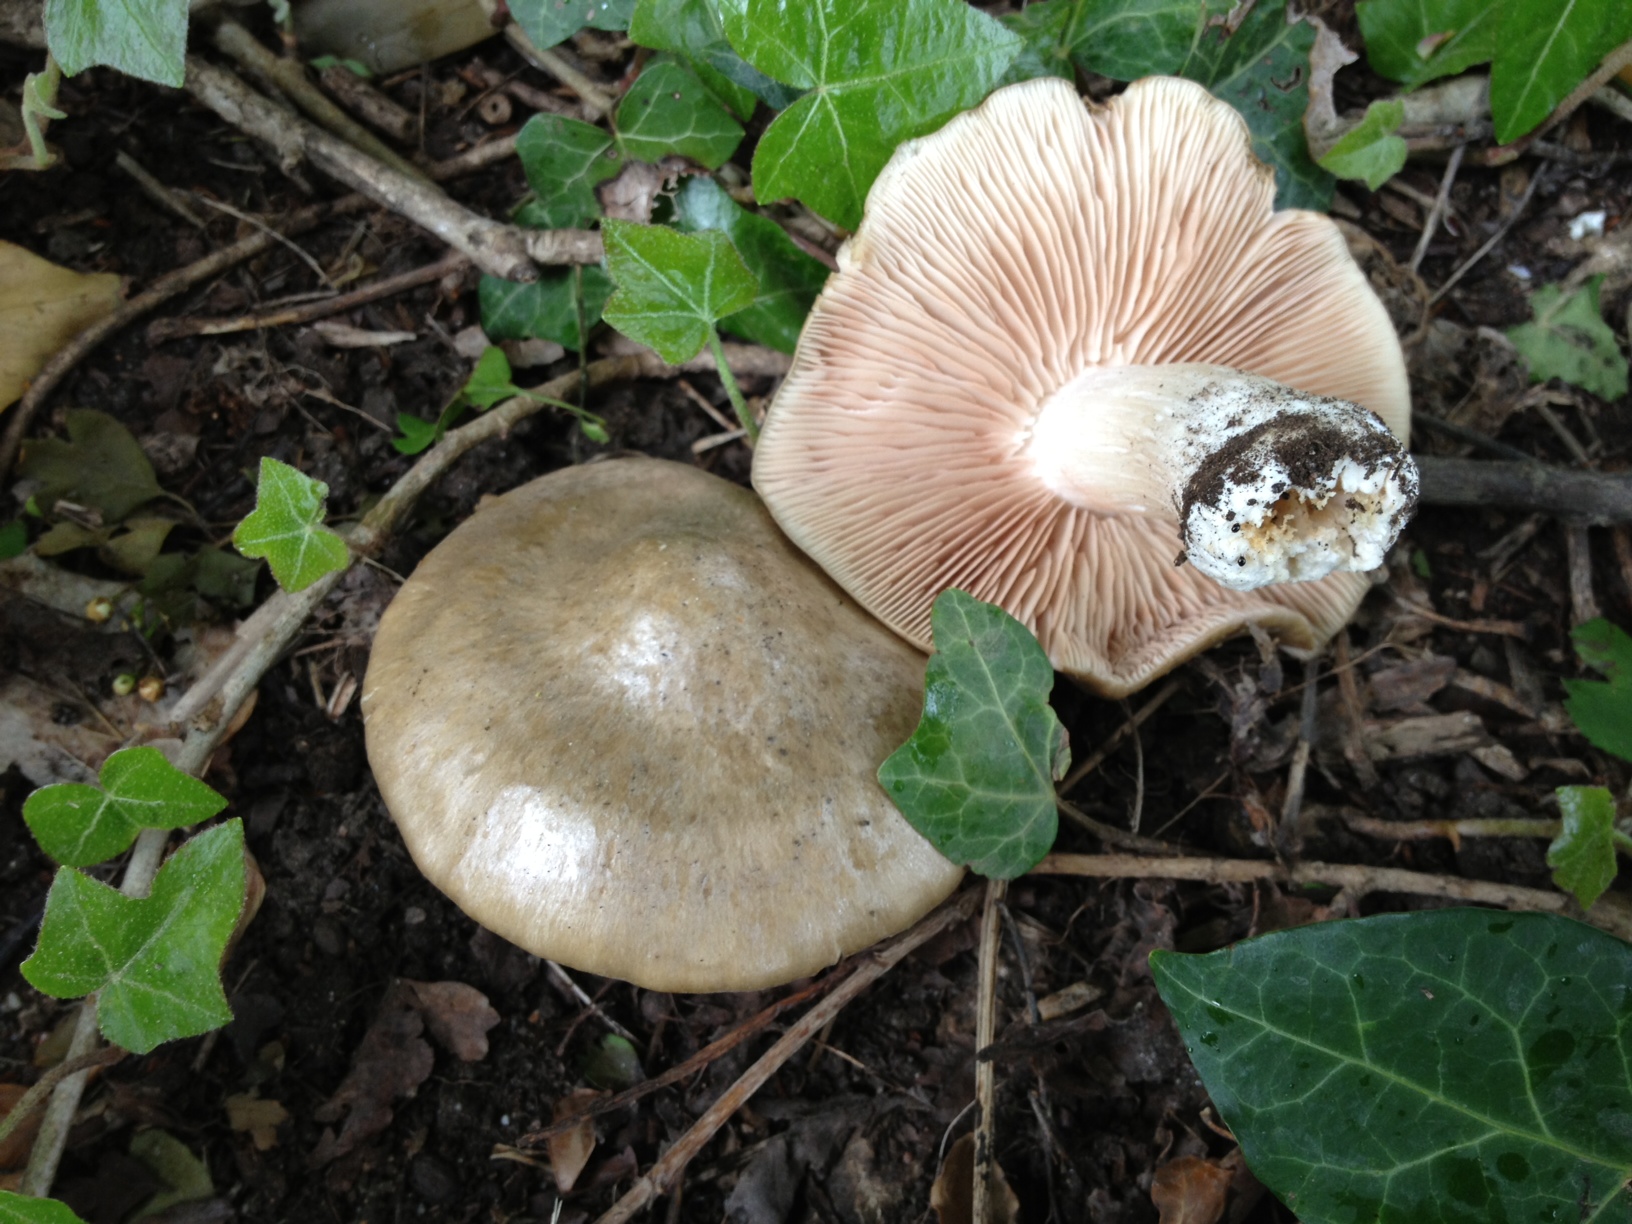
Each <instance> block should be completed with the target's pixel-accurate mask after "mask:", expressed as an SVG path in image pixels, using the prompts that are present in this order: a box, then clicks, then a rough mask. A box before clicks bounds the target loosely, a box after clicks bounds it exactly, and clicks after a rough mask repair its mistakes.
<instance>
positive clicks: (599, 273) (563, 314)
mask: <svg viewBox="0 0 1632 1224" xmlns="http://www.w3.org/2000/svg"><path fill="white" fill-rule="evenodd" d="M577 277H582V282H583V291H584V326H586V327H594V326H595V324H596V323H598V322H600V319H601V309H602V308H603V307H604V306H605V305H606V299H607V298H609V297H611V296H612V278H611V277H610V276H608V275H607V273H606V269H605V268H602V267H600V266H599V265H597V264H591V265H589V266H588V267H585V268H581V269H579V270H578V271H577V274H576V276H575V274H574V273H573V272H572V271H566V272H546V273H544V274H543V275H542V276H540V277H539V278H538V279H537V280H536V281H534V282H533V283H532V284H529V285H523V284H518V283H517V282H516V281H507V280H500V279H499V278H498V277H496V276H483V277H482V280H481V284H480V286H479V287H478V289H477V291H476V292H477V298H478V300H479V301H480V302H481V307H482V330H483V331H485V332H486V333H487V337H488V339H489V340H527V339H530V338H533V337H537V338H538V339H540V340H554V341H555V342H556V343H557V344H559V345H561V346H562V347H563V348H569V349H571V350H572V351H573V352H578V351H579V350H580V349H582V348H583V347H584V342H583V338H582V337H581V336H579V334H578V289H577V285H578V280H577Z"/></svg>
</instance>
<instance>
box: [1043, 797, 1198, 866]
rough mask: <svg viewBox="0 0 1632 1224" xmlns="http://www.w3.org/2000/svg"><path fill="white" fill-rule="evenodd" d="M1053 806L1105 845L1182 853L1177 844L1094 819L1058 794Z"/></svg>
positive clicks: (1157, 852)
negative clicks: (1169, 843) (1173, 844)
mask: <svg viewBox="0 0 1632 1224" xmlns="http://www.w3.org/2000/svg"><path fill="white" fill-rule="evenodd" d="M1054 806H1055V807H1057V808H1058V809H1059V810H1060V811H1061V812H1063V813H1065V815H1067V816H1068V817H1070V818H1071V819H1072V820H1074V821H1076V823H1077V824H1079V825H1081V826H1082V827H1083V828H1084V829H1086V830H1087V831H1088V832H1090V833H1092V834H1093V835H1094V836H1095V837H1097V838H1099V840H1100V841H1102V842H1104V843H1105V844H1106V845H1107V846H1121V847H1122V848H1123V849H1125V850H1143V851H1144V852H1145V853H1146V854H1173V855H1179V854H1183V853H1184V851H1183V850H1182V849H1181V848H1180V847H1178V846H1170V845H1168V844H1167V843H1166V842H1163V841H1157V840H1155V839H1154V838H1150V837H1143V836H1141V835H1140V834H1138V833H1129V832H1128V831H1127V830H1126V829H1119V828H1117V827H1116V826H1115V825H1109V824H1106V823H1105V822H1104V821H1102V820H1095V819H1094V818H1093V817H1092V816H1090V815H1088V813H1087V812H1085V811H1083V810H1082V809H1081V808H1079V807H1078V806H1077V805H1076V804H1074V803H1072V802H1070V801H1069V800H1066V799H1061V798H1059V797H1058V796H1056V797H1055V800H1054Z"/></svg>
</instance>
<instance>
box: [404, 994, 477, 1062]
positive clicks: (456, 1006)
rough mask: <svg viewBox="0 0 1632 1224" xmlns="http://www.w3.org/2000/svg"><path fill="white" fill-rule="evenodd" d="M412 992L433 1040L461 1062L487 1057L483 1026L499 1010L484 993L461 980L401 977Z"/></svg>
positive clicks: (475, 1060)
mask: <svg viewBox="0 0 1632 1224" xmlns="http://www.w3.org/2000/svg"><path fill="white" fill-rule="evenodd" d="M402 985H403V986H406V987H407V988H408V989H409V990H410V991H411V992H412V993H413V996H414V999H415V1001H416V1003H417V1004H418V1006H419V1013H420V1015H422V1016H424V1017H425V1027H426V1028H428V1029H430V1030H431V1036H432V1037H435V1038H436V1041H437V1044H438V1045H440V1046H441V1047H442V1048H443V1049H445V1050H447V1051H448V1052H449V1053H450V1054H452V1055H453V1056H454V1057H455V1058H458V1059H459V1060H460V1061H461V1062H477V1061H479V1060H481V1059H483V1058H486V1057H487V1030H488V1029H490V1028H492V1027H493V1026H494V1025H495V1024H497V1023H498V1022H499V1013H498V1012H496V1011H494V1010H493V1007H492V1005H491V1004H490V1003H488V1001H487V996H486V995H484V994H483V993H482V992H481V991H479V990H477V989H476V988H475V987H474V986H466V985H465V984H464V983H463V982H411V981H409V980H408V979H407V978H404V979H403V980H402Z"/></svg>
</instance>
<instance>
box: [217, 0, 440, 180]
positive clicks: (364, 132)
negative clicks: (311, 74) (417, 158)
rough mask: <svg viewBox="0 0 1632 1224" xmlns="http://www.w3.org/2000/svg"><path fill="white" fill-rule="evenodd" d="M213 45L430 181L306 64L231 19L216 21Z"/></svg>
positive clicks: (334, 126) (342, 134)
mask: <svg viewBox="0 0 1632 1224" xmlns="http://www.w3.org/2000/svg"><path fill="white" fill-rule="evenodd" d="M215 45H216V46H217V47H218V48H219V49H220V50H222V51H224V52H225V53H226V54H227V55H229V56H231V57H232V58H233V59H234V60H235V61H237V62H238V64H239V65H241V66H242V67H244V68H247V69H249V71H250V72H252V73H254V74H255V76H256V77H258V78H259V79H260V80H261V82H262V84H265V85H270V86H271V87H272V88H273V89H275V90H277V91H278V92H279V93H281V94H282V95H283V96H284V97H286V98H288V99H289V100H290V101H291V102H293V103H294V104H295V105H296V106H298V107H300V109H301V110H303V111H305V112H306V113H307V114H308V115H310V116H311V117H312V118H313V119H315V120H316V121H317V122H318V123H320V124H322V125H323V127H324V128H326V129H327V130H328V131H330V132H332V133H334V135H336V136H338V137H339V138H340V139H341V140H343V141H345V142H346V143H347V144H349V145H351V146H352V147H354V148H355V149H357V150H358V151H359V152H361V153H364V154H366V155H367V156H369V157H372V158H373V159H374V160H375V161H377V162H380V163H381V164H382V165H386V166H390V167H391V169H393V170H395V171H396V172H397V173H398V174H401V175H405V176H406V177H408V178H411V179H418V180H420V181H421V182H429V181H430V180H429V179H427V178H426V177H425V172H424V171H423V170H421V169H420V168H419V167H418V166H416V165H414V163H413V162H411V161H409V160H408V159H407V158H405V157H403V156H401V155H400V154H399V153H398V152H397V151H396V150H395V149H393V148H392V147H391V146H390V145H388V144H386V143H385V141H383V140H381V139H380V138H379V137H378V136H376V135H374V133H373V132H371V131H369V130H368V129H367V128H365V127H364V126H363V125H362V124H360V123H358V122H357V121H356V120H355V119H353V118H352V117H351V116H350V115H348V114H346V113H345V112H344V111H343V110H341V109H340V108H339V107H338V106H336V105H335V104H334V103H333V102H331V101H330V100H329V96H328V95H327V94H325V93H323V92H322V91H321V90H320V89H318V87H317V86H316V85H313V84H312V83H311V81H309V80H307V79H306V68H305V65H303V64H302V63H301V62H300V61H299V60H293V59H283V58H282V57H280V56H276V55H273V54H272V52H270V51H268V50H267V49H266V47H264V46H263V45H262V44H261V42H260V40H259V39H257V38H256V37H255V36H254V35H253V34H251V33H250V32H249V31H248V30H246V29H244V27H243V26H241V25H239V24H238V23H237V22H236V21H232V20H230V19H227V20H222V21H220V22H218V23H217V24H216V27H215ZM404 113H406V112H404Z"/></svg>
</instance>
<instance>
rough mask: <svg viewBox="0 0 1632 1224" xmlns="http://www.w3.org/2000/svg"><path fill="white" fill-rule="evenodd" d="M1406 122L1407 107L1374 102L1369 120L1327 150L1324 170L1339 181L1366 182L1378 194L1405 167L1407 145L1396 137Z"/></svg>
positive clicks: (1391, 102)
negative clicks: (1380, 188)
mask: <svg viewBox="0 0 1632 1224" xmlns="http://www.w3.org/2000/svg"><path fill="white" fill-rule="evenodd" d="M1404 122H1405V106H1404V104H1402V103H1400V102H1395V101H1380V102H1373V103H1372V104H1371V105H1370V106H1368V107H1366V115H1365V118H1364V119H1362V120H1360V122H1359V123H1358V124H1356V125H1355V126H1354V127H1352V128H1350V129H1349V130H1348V131H1347V132H1345V133H1343V138H1342V139H1341V140H1339V141H1338V142H1337V143H1336V144H1334V145H1333V146H1332V147H1331V148H1330V149H1328V150H1326V156H1324V157H1322V158H1321V159H1320V166H1321V168H1322V169H1324V170H1330V171H1331V172H1332V173H1333V174H1335V175H1337V177H1338V178H1346V179H1363V180H1365V184H1366V186H1367V187H1369V188H1370V189H1371V190H1373V191H1376V190H1377V189H1378V188H1379V187H1381V186H1382V185H1383V184H1384V183H1386V182H1388V180H1389V179H1391V178H1393V177H1394V176H1395V175H1396V174H1398V173H1399V172H1400V169H1401V167H1403V166H1404V165H1405V158H1406V154H1407V149H1406V147H1405V141H1404V140H1402V139H1401V138H1400V137H1398V136H1396V135H1395V134H1394V133H1395V132H1396V131H1398V130H1399V126H1400V124H1402V123H1404Z"/></svg>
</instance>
